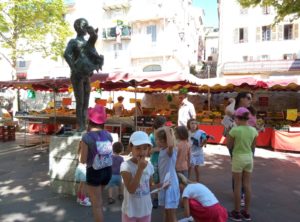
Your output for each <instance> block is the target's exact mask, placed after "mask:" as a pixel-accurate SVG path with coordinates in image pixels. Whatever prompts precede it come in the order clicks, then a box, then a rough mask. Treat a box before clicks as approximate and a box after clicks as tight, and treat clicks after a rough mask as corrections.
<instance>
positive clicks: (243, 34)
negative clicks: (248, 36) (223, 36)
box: [239, 28, 245, 42]
mask: <svg viewBox="0 0 300 222" xmlns="http://www.w3.org/2000/svg"><path fill="white" fill-rule="evenodd" d="M244 39H245V32H244V29H243V28H240V29H239V42H244Z"/></svg>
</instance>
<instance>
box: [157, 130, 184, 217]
mask: <svg viewBox="0 0 300 222" xmlns="http://www.w3.org/2000/svg"><path fill="white" fill-rule="evenodd" d="M174 140H175V139H174V136H173V134H172V131H171V128H169V127H166V126H164V127H161V128H159V129H157V131H156V133H155V142H156V145H157V147H160V151H159V156H158V172H159V178H161V180H162V181H164V183H165V182H166V181H165V180H166V179H165V178H166V175H167V174H169V175H170V179H169V186H168V187H166V188H165V189H162V190H161V191H160V192H159V193H158V204H159V205H160V206H164V208H165V211H164V221H165V222H175V221H177V220H176V209H177V207H178V204H179V198H180V191H179V183H178V178H177V175H176V170H175V165H176V159H177V149H174Z"/></svg>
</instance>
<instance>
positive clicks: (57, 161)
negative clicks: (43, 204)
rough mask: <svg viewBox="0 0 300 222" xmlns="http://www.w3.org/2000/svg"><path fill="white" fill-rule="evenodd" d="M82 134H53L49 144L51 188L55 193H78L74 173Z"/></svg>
mask: <svg viewBox="0 0 300 222" xmlns="http://www.w3.org/2000/svg"><path fill="white" fill-rule="evenodd" d="M80 140H81V136H70V137H58V136H52V137H51V139H50V145H49V152H50V153H49V176H50V188H51V190H52V191H53V192H55V193H62V194H69V195H75V194H76V190H75V187H76V183H75V180H74V173H75V169H76V166H77V164H78V154H77V152H78V146H79V142H80Z"/></svg>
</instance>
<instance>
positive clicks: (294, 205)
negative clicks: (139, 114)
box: [0, 135, 300, 222]
mask: <svg viewBox="0 0 300 222" xmlns="http://www.w3.org/2000/svg"><path fill="white" fill-rule="evenodd" d="M28 138H29V139H28V140H27V142H28V144H31V143H35V144H37V145H36V146H25V147H24V146H19V145H18V144H22V143H24V138H23V136H22V135H17V141H15V142H6V143H0V221H2V222H17V221H22V222H36V221H43V222H46V221H51V222H58V221H68V222H71V221H92V211H91V208H87V207H82V206H79V205H78V204H77V203H76V202H75V198H74V197H71V196H65V195H59V194H56V193H52V192H51V191H50V189H49V177H48V161H49V159H48V158H49V153H48V149H47V146H44V147H41V145H40V142H41V138H40V137H37V136H29V137H28ZM255 156H256V157H255V169H254V173H253V182H252V188H253V195H252V207H251V214H252V217H253V221H255V222H283V221H285V222H296V221H299V213H300V154H293V153H281V152H274V151H270V150H266V149H257V150H256V153H255ZM205 158H206V165H205V166H204V167H202V181H203V183H204V184H205V185H207V186H208V187H209V188H210V189H211V190H212V191H213V192H214V193H215V195H216V196H217V198H218V199H219V201H220V202H221V204H223V205H224V206H225V207H226V208H227V209H228V210H231V209H232V208H233V197H232V196H233V195H232V191H231V172H230V158H229V155H228V152H227V149H226V148H225V147H224V146H219V145H208V146H207V148H205ZM106 199H107V198H106V195H105V196H104V202H106ZM120 207H121V203H120V202H118V203H116V204H114V205H106V204H105V207H104V212H105V221H121V220H120V215H121V213H120ZM177 214H178V218H182V215H183V210H182V209H178V212H177ZM152 221H155V222H156V221H162V210H161V209H156V210H153V212H152Z"/></svg>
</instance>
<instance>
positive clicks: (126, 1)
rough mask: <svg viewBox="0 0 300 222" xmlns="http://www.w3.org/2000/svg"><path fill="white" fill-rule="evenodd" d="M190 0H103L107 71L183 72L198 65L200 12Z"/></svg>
mask: <svg viewBox="0 0 300 222" xmlns="http://www.w3.org/2000/svg"><path fill="white" fill-rule="evenodd" d="M191 3H192V1H190V0H183V1H180V0H164V1H162V0H114V1H111V0H104V1H103V19H102V21H103V24H104V27H103V32H102V41H101V53H102V54H103V55H104V56H105V65H104V68H105V69H106V70H118V69H121V70H132V71H139V72H141V71H144V72H149V71H170V70H172V71H174V70H178V71H182V70H189V66H190V65H192V64H197V63H198V60H199V54H201V53H203V52H201V51H199V48H198V45H199V44H198V43H199V36H201V33H203V25H202V17H203V11H202V10H201V9H198V10H197V9H195V8H194V7H193V6H192V4H191Z"/></svg>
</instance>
